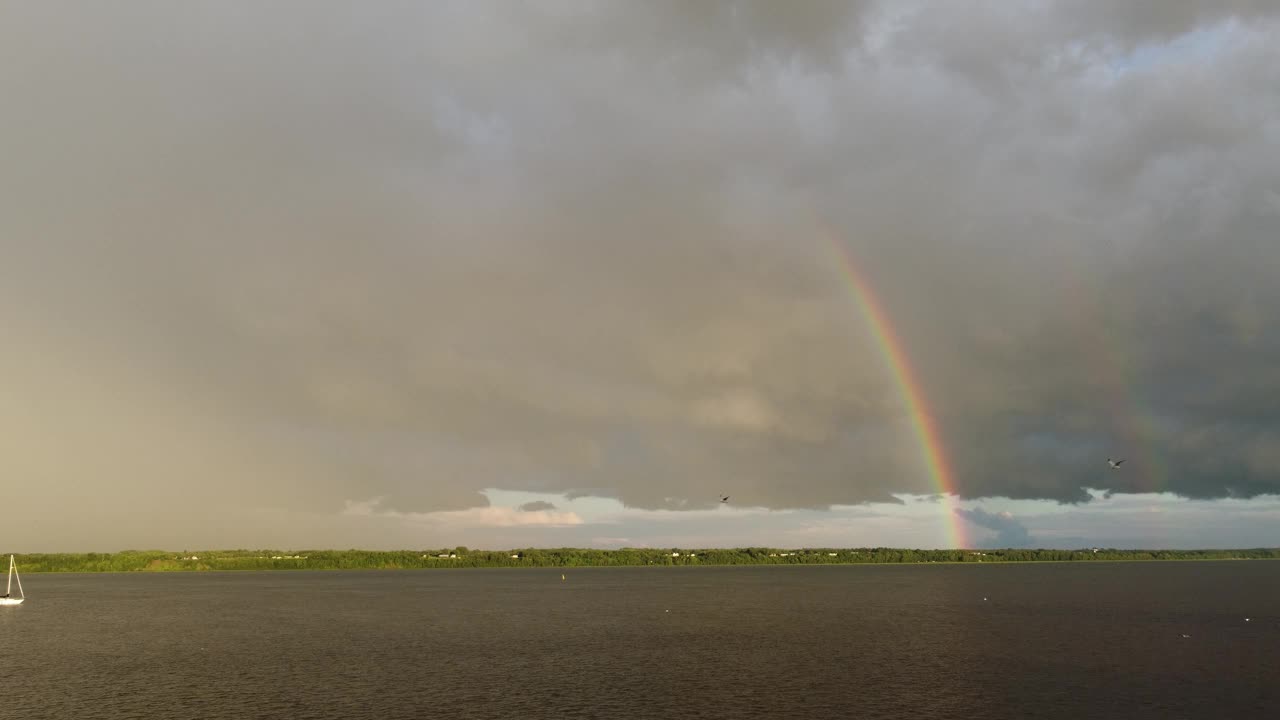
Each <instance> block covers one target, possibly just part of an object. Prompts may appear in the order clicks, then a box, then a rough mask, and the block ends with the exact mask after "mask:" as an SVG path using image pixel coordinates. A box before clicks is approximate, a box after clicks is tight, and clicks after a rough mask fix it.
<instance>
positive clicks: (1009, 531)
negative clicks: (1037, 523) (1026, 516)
mask: <svg viewBox="0 0 1280 720" xmlns="http://www.w3.org/2000/svg"><path fill="white" fill-rule="evenodd" d="M955 513H956V514H957V515H959V516H960V517H962V518H964V519H965V520H967V521H969V522H971V523H973V524H974V525H977V526H978V527H981V528H986V529H988V530H994V531H995V532H996V535H995V537H994V538H993V539H992V540H991V542H990V543H988V544H987V546H988V547H996V548H1022V547H1030V546H1031V545H1032V544H1033V541H1032V538H1031V533H1029V532H1027V528H1026V526H1024V525H1023V524H1022V523H1021V522H1019V521H1018V520H1017V519H1016V518H1014V517H1013V515H1012V514H1011V513H1009V512H997V513H992V512H987V511H986V510H983V509H982V508H973V509H972V510H969V509H966V508H956V510H955Z"/></svg>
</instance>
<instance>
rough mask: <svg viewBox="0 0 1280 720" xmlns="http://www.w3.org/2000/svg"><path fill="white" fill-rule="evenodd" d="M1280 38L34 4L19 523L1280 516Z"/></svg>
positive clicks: (13, 125) (620, 13)
mask: <svg viewBox="0 0 1280 720" xmlns="http://www.w3.org/2000/svg"><path fill="white" fill-rule="evenodd" d="M1274 15H1275V14H1274V12H1272V11H1271V8H1270V6H1269V5H1267V4H1260V3H1208V2H1206V3H1124V4H1114V3H1049V4H1047V5H1046V4H1043V3H1034V4H1015V3H991V4H989V5H985V6H983V7H982V9H981V11H976V10H974V9H973V8H970V7H967V6H966V7H960V6H953V5H951V4H926V5H922V6H914V5H910V4H896V3H895V4H892V5H882V4H878V3H834V2H833V3H818V2H813V3H802V4H801V5H800V6H799V7H795V8H793V7H790V6H789V7H788V8H787V9H785V10H783V9H780V6H778V5H777V4H775V3H767V2H760V3H736V4H735V3H723V4H705V5H704V4H702V3H698V4H695V5H690V4H688V3H674V2H672V3H611V4H609V3H606V4H585V5H574V4H564V3H535V4H528V5H523V6H520V7H518V8H515V7H507V6H504V5H501V4H480V3H452V4H431V5H419V4H413V3H405V4H395V3H380V4H377V5H373V6H368V7H365V6H361V7H359V8H356V7H355V6H350V5H347V4H339V3H331V4H323V3H294V4H289V3H283V4H273V5H272V6H270V7H259V6H254V5H248V4H245V5H238V4H234V3H231V4H227V3H222V4H218V5H211V6H208V7H205V8H201V9H198V10H196V9H183V10H179V9H177V8H175V7H172V6H170V5H169V4H166V3H141V2H139V3H128V4H125V5H122V6H117V7H112V8H111V9H110V10H109V11H108V10H106V9H103V10H94V9H92V8H78V9H77V11H76V12H75V13H70V12H66V11H62V10H59V9H58V8H57V7H55V6H49V5H47V4H41V3H29V4H25V5H15V6H11V9H10V10H9V11H7V18H6V22H5V23H4V24H3V26H2V27H0V92H3V95H4V97H5V98H6V113H5V114H4V115H3V117H2V118H0V154H3V157H5V158H6V161H5V165H4V169H3V170H0V249H2V250H3V252H4V257H5V262H4V264H3V266H0V321H2V322H3V323H4V327H5V330H6V333H7V337H8V342H7V346H8V347H9V348H10V350H9V351H8V352H7V353H6V354H4V355H2V356H0V370H3V372H4V373H5V374H6V377H7V378H8V383H9V385H10V387H11V388H13V392H12V396H11V398H10V400H9V401H7V402H6V404H5V407H4V410H2V411H0V412H3V415H0V429H2V430H3V431H4V432H3V437H4V438H5V440H4V442H5V443H6V445H5V446H4V448H3V449H4V451H5V452H4V453H3V454H2V455H0V457H3V460H0V463H3V464H4V465H3V469H4V470H5V471H6V472H8V473H9V474H11V475H14V476H23V477H29V478H37V479H38V480H39V482H38V483H36V484H34V485H32V486H31V489H30V490H28V491H26V492H28V493H29V495H26V496H23V498H19V499H15V500H14V501H15V502H20V503H27V505H26V507H35V506H37V505H39V504H40V503H44V502H48V501H49V499H50V498H52V497H62V496H64V495H65V494H66V493H69V492H78V493H86V494H87V496H88V497H91V498H93V499H95V501H100V502H101V503H103V505H101V507H108V508H111V507H114V508H117V509H119V511H120V512H124V511H125V509H127V508H132V509H135V510H137V509H139V508H162V507H167V508H174V509H173V510H172V515H171V516H170V517H171V518H172V519H171V520H167V521H166V522H171V523H172V527H173V528H174V532H180V531H181V529H182V528H183V527H185V524H186V523H187V522H188V520H189V519H188V518H185V517H182V516H181V515H182V512H183V511H182V510H180V509H177V508H180V507H183V506H184V504H183V503H184V502H185V501H197V502H198V503H201V504H202V512H203V508H216V509H221V510H222V511H225V512H240V511H243V510H245V509H249V508H265V509H278V508H285V507H288V508H304V509H306V510H308V511H316V512H324V511H328V510H334V511H336V510H337V509H340V508H342V507H343V502H344V501H346V500H363V499H367V498H372V497H381V498H383V501H382V502H383V504H382V506H381V507H384V508H386V509H388V510H390V511H400V512H419V511H430V510H450V509H461V508H467V507H475V506H481V505H484V504H486V502H487V501H486V500H485V498H484V496H483V495H481V494H479V491H480V490H481V489H483V488H489V487H496V488H505V489H512V490H528V491H539V492H551V493H559V492H574V491H575V489H580V488H598V489H599V490H597V491H592V492H591V494H600V495H609V496H614V497H617V498H619V499H621V500H623V501H624V502H625V503H627V504H628V505H631V506H636V507H643V508H695V507H710V506H712V505H714V504H715V502H716V493H719V492H724V493H728V494H730V495H732V496H733V497H734V501H735V502H741V503H743V504H744V505H758V506H763V507H770V508H797V507H826V506H828V505H830V504H833V503H857V502H863V501H868V500H891V499H892V493H898V492H907V493H922V492H932V491H936V489H937V488H936V487H935V486H933V484H932V483H930V482H929V480H928V478H927V477H926V475H925V472H924V466H923V463H922V460H921V452H920V448H919V445H918V441H917V438H916V437H915V435H914V433H913V430H912V426H911V423H910V418H909V417H908V416H907V414H906V410H907V408H906V407H905V405H904V402H903V400H902V398H901V395H900V393H899V391H898V389H897V388H895V387H894V386H893V385H892V384H891V383H890V381H889V379H890V375H889V374H888V373H887V371H886V368H885V367H884V366H883V363H882V360H881V357H880V355H879V353H878V351H877V349H876V347H875V344H874V341H873V338H872V337H871V335H870V333H869V332H868V330H867V328H866V327H865V325H864V324H863V320H862V316H861V314H860V312H859V310H858V308H857V307H856V305H855V303H854V302H853V300H852V299H851V298H850V294H849V291H848V289H847V288H846V287H844V285H845V284H846V282H847V281H846V280H844V279H842V271H841V270H840V268H839V265H838V262H839V261H838V256H837V253H836V251H835V250H834V249H833V246H832V242H833V238H834V239H836V240H837V241H838V242H841V243H843V244H845V245H846V246H847V247H848V249H849V250H850V252H851V253H852V254H853V256H854V257H855V258H857V262H858V263H859V265H860V266H861V269H862V271H863V274H864V275H866V276H867V277H868V278H869V279H870V280H871V282H872V284H873V285H874V286H875V287H876V289H877V292H878V295H879V296H880V300H881V301H882V304H883V306H884V308H885V310H886V312H887V313H888V315H889V316H890V317H891V318H892V320H893V323H894V325H895V327H896V329H897V331H898V333H899V334H900V335H901V337H902V339H903V342H904V346H905V347H906V348H907V351H908V354H909V355H910V357H911V359H912V361H913V364H914V365H915V366H916V370H917V371H918V374H919V376H920V380H921V383H922V387H923V389H924V391H925V395H926V398H927V400H928V404H929V405H930V407H931V409H932V410H933V411H934V414H935V416H936V417H935V419H936V420H937V422H938V425H939V428H940V430H941V435H942V438H943V440H944V442H945V444H946V445H947V447H948V449H949V452H950V456H951V460H952V464H953V465H954V470H955V477H956V483H957V488H958V489H959V491H960V492H961V493H962V494H963V495H965V496H967V497H983V496H1008V497H1014V498H1050V499H1058V500H1068V501H1081V500H1084V499H1086V498H1087V497H1088V496H1087V495H1086V494H1085V493H1084V491H1083V490H1082V489H1081V488H1082V487H1098V488H1112V489H1115V490H1118V491H1125V492H1137V491H1144V490H1150V489H1163V488H1168V489H1171V490H1174V491H1176V492H1178V493H1181V494H1184V495H1189V496H1194V497H1221V496H1225V495H1235V496H1251V495H1255V494H1259V493H1267V492H1277V491H1280V457H1277V456H1276V453H1275V452H1274V450H1272V448H1274V447H1276V446H1277V440H1280V438H1278V437H1277V430H1276V428H1277V423H1276V419H1277V418H1275V416H1274V410H1273V408H1270V407H1269V406H1268V405H1267V403H1266V398H1268V397H1275V396H1278V395H1280V377H1278V376H1277V373H1276V370H1275V369H1274V368H1276V367H1280V323H1278V321H1277V320H1276V319H1275V318H1276V314H1275V313H1274V312H1272V311H1271V308H1274V307H1280V283H1276V282H1275V281H1274V278H1276V277H1278V276H1280V244H1277V243H1276V242H1275V241H1274V238H1275V237H1276V236H1277V230H1278V229H1280V222H1278V216H1280V162H1278V160H1280V157H1277V154H1278V153H1277V145H1276V131H1275V126H1274V125H1275V123H1274V118H1275V117H1280V103H1278V102H1277V91H1276V88H1277V87H1280V82H1278V81H1280V78H1278V77H1277V72H1276V70H1275V68H1277V67H1280V62H1278V61H1280V57H1278V53H1280V51H1278V50H1277V48H1280V45H1278V44H1277V43H1275V42H1274V38H1275V36H1276V32H1277V24H1276V18H1275V16H1274ZM1108 455H1125V456H1129V457H1130V458H1131V460H1130V463H1128V464H1126V465H1125V466H1124V471H1122V472H1110V470H1109V468H1107V467H1106V466H1105V463H1104V462H1103V459H1104V458H1105V457H1107V456H1108ZM704 498H705V500H703V499H704ZM69 512H70V513H71V515H75V512H74V511H69ZM77 517H78V518H79V519H75V518H73V519H71V520H68V521H67V522H68V523H71V524H72V525H73V526H81V527H88V526H87V525H85V524H84V523H87V522H89V521H90V520H91V519H92V518H93V517H96V515H95V514H94V512H91V511H90V510H85V511H84V512H83V513H81V516H77ZM193 517H194V516H193ZM82 521H83V522H82Z"/></svg>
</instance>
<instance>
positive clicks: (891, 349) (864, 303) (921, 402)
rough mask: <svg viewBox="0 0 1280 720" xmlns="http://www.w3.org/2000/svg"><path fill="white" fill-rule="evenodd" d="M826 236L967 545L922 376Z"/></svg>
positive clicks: (948, 514) (956, 543) (844, 254)
mask: <svg viewBox="0 0 1280 720" xmlns="http://www.w3.org/2000/svg"><path fill="white" fill-rule="evenodd" d="M826 235H827V237H828V238H829V239H830V242H831V245H832V247H833V248H835V251H836V255H837V256H838V257H839V259H840V267H841V269H842V270H843V274H844V277H845V279H846V280H847V281H848V287H849V291H850V294H851V295H852V296H853V300H854V303H855V304H856V305H857V306H858V309H859V310H860V311H861V312H862V318H863V320H865V321H866V324H867V327H868V328H870V330H871V334H872V336H873V337H874V338H875V342H876V346H877V348H879V350H880V355H881V357H882V358H883V359H884V363H885V366H886V367H888V369H889V372H890V374H891V375H892V376H893V381H894V383H895V384H896V385H897V386H898V390H899V392H900V393H901V395H902V399H903V401H904V402H905V403H906V405H907V412H908V413H909V414H910V416H911V425H912V427H913V428H914V429H915V433H916V437H917V439H918V440H919V443H920V450H921V453H922V454H923V456H924V458H923V459H924V465H925V469H926V471H927V472H928V473H929V479H930V481H931V482H932V483H933V485H934V487H935V488H936V489H937V491H938V493H939V495H940V496H941V503H942V506H943V508H944V510H945V518H944V521H943V522H944V523H945V527H946V535H947V540H948V541H949V542H950V543H951V547H953V548H959V549H963V548H967V547H969V543H968V538H967V536H966V535H965V527H964V520H962V519H961V518H960V516H959V515H958V514H957V513H956V512H955V509H956V505H957V501H958V500H959V494H958V493H957V492H956V485H955V473H954V472H952V470H951V465H950V463H949V462H948V461H947V452H946V448H945V447H944V446H943V444H942V440H941V438H940V437H939V435H938V426H937V424H936V423H935V422H934V419H933V413H931V412H930V411H929V406H928V404H927V403H926V402H925V394H924V388H923V387H922V386H921V384H920V381H919V379H917V378H916V374H915V371H914V370H913V369H912V367H911V363H910V361H909V360H908V359H907V353H906V350H905V349H904V348H903V345H902V340H901V339H900V338H899V337H898V334H897V332H895V331H894V329H893V324H892V323H890V322H889V315H888V313H886V312H885V310H884V307H883V305H882V304H881V303H880V301H879V299H878V298H877V296H876V293H875V291H874V290H873V289H872V287H871V283H869V282H867V279H866V278H865V277H863V275H862V273H861V272H860V271H859V270H858V266H857V264H856V263H855V262H854V260H853V256H852V255H851V254H850V252H849V250H848V248H846V247H845V246H844V243H842V242H840V240H839V239H838V238H837V237H836V235H835V233H832V232H828V233H826Z"/></svg>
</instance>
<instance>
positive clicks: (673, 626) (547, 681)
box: [0, 561, 1280, 719]
mask: <svg viewBox="0 0 1280 720" xmlns="http://www.w3.org/2000/svg"><path fill="white" fill-rule="evenodd" d="M560 574H561V571H560V570H558V569H545V570H535V569H530V570H436V571H402V572H401V571H397V572H392V571H372V572H293V573H285V572H281V573H209V574H194V573H192V574H167V575H162V574H121V575H108V574H89V575H35V574H33V575H29V576H25V577H24V578H23V581H24V582H23V584H24V586H25V588H26V590H27V596H28V601H27V603H26V604H25V605H22V606H20V607H17V608H0V643H3V648H4V652H5V655H6V662H5V663H3V665H0V687H2V688H3V690H4V693H3V706H4V708H5V710H6V711H8V712H11V713H13V715H14V717H23V718H128V717H147V718H255V717H262V718H267V717H270V718H275V717H279V718H427V717H431V718H504V719H507V718H620V719H626V718H734V719H740V718H836V717H842V718H966V719H967V718H1085V717H1088V718H1101V717H1114V718H1264V717H1280V562H1265V561H1238V562H1177V563H1117V564H1109V563H1108V564H1103V563H1097V564H1087V565H1085V564H1077V565H1050V564H1025V565H1004V566H942V565H933V566H870V567H868V566H852V567H851V566H818V567H740V568H583V569H569V570H566V571H565V574H566V576H567V579H566V580H564V581H561V579H560ZM1246 617H1248V618H1250V620H1249V621H1248V622H1246V621H1245V618H1246ZM1184 636H1189V637H1184Z"/></svg>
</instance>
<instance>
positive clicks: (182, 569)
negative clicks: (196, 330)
mask: <svg viewBox="0 0 1280 720" xmlns="http://www.w3.org/2000/svg"><path fill="white" fill-rule="evenodd" d="M459 549H460V550H462V548H459ZM675 553H678V554H675ZM14 555H15V558H16V562H17V566H18V570H19V572H20V573H22V574H81V575H83V574H101V573H110V574H137V573H149V574H163V573H201V572H234V573H251V572H271V573H292V572H304V571H311V572H321V571H331V570H359V571H368V572H374V571H380V570H391V571H396V570H399V571H433V570H479V569H504V570H516V569H523V570H537V569H547V570H551V569H560V570H565V569H570V568H572V569H588V568H591V569H595V568H688V567H719V568H733V567H815V566H822V567H868V566H923V565H969V566H992V565H1025V564H1077V565H1078V564H1092V563H1151V562H1230V561H1246V560H1280V549H1269V548H1259V549H1251V550H1181V551H1169V550H1165V551H1106V552H1103V551H1099V552H1098V553H1094V552H1092V551H1090V552H1081V551H1027V550H990V551H969V550H965V551H954V550H951V551H946V550H935V551H921V550H893V549H888V548H883V549H880V548H877V549H873V550H866V549H860V550H827V549H822V550H809V551H795V552H791V551H788V553H787V554H786V555H782V554H780V553H768V554H764V553H760V552H755V553H752V552H749V551H745V550H695V551H690V552H685V551H674V553H673V551H667V550H662V551H657V550H621V551H609V550H578V549H569V548H566V549H556V550H533V549H529V550H523V551H514V552H509V551H502V552H494V551H465V550H464V552H463V553H462V554H454V556H453V557H449V556H447V555H445V554H443V553H436V554H432V553H422V552H421V551H414V552H408V551H303V552H302V553H300V554H295V555H288V556H286V555H278V556H270V555H258V554H256V553H255V554H254V555H248V554H247V553H246V551H207V552H203V553H200V552H197V553H195V554H192V555H187V556H184V555H182V554H175V553H165V552H161V551H141V552H139V551H124V552H121V553H84V554H80V553H74V554H73V553H49V554H41V553H28V554H25V555H19V554H17V553H15V554H14ZM841 556H843V557H841ZM1037 556H1038V557H1037Z"/></svg>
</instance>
